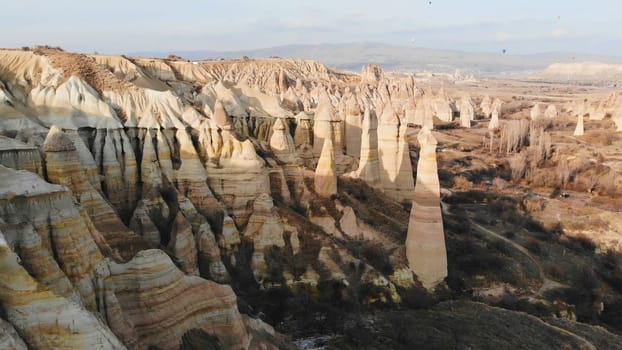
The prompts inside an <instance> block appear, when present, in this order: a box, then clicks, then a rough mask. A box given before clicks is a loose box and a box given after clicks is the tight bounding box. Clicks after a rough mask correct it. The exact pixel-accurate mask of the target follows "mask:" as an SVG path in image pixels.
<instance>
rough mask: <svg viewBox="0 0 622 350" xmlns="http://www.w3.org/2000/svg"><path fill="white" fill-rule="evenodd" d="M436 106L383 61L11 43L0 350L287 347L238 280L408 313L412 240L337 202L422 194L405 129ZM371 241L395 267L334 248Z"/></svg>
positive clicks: (1, 141) (440, 107)
mask: <svg viewBox="0 0 622 350" xmlns="http://www.w3.org/2000/svg"><path fill="white" fill-rule="evenodd" d="M439 96H440V98H437V97H438V96H432V95H430V96H428V97H430V98H429V101H428V102H424V101H425V99H423V98H422V97H423V92H422V91H421V90H420V89H417V88H416V87H415V81H414V78H413V76H411V75H408V76H406V77H401V78H399V79H397V80H394V79H393V78H392V77H391V76H390V75H388V74H387V75H385V73H384V72H382V70H381V69H380V68H379V67H368V68H366V72H365V73H364V74H363V77H361V76H359V75H355V74H350V73H343V72H335V71H332V70H330V69H328V68H326V67H325V66H323V65H321V64H319V63H317V62H312V61H304V60H289V59H270V60H250V59H249V60H237V61H214V62H201V63H196V64H195V63H192V62H187V61H184V60H178V59H174V58H169V59H166V60H160V59H143V58H128V57H123V56H119V57H117V56H103V55H81V54H74V53H66V52H62V51H59V50H50V49H41V50H39V51H37V53H34V52H32V51H10V50H0V178H2V180H3V181H0V204H1V205H0V232H1V236H0V237H2V238H1V239H0V259H4V261H5V262H6V263H5V264H4V263H3V264H0V269H2V268H4V269H5V270H4V271H3V272H2V274H1V275H0V276H2V277H0V282H2V283H0V304H2V311H3V312H2V315H0V330H2V332H3V333H2V336H0V347H3V346H4V347H12V348H24V347H28V348H102V349H123V348H128V349H148V348H149V347H156V346H157V347H158V348H161V349H177V348H179V346H180V344H181V343H182V342H183V340H184V337H185V339H186V340H188V339H189V338H192V337H191V336H190V335H192V334H195V333H196V332H199V334H211V335H214V336H216V337H217V338H218V339H219V342H220V344H221V345H222V346H223V348H236V349H238V348H239V349H248V348H267V349H272V348H276V345H275V344H276V343H274V344H273V343H272V339H273V337H275V336H278V334H277V333H275V332H274V330H273V329H272V328H271V327H269V326H268V325H266V324H265V323H263V322H262V321H260V320H258V319H251V318H249V317H247V316H245V315H241V314H240V312H239V311H238V309H237V300H236V299H237V297H236V295H235V293H234V292H233V290H232V289H231V287H229V286H228V285H227V284H231V285H236V286H237V285H240V284H243V283H249V285H250V284H252V285H253V286H257V287H259V288H260V289H261V290H269V289H271V288H277V287H279V288H280V287H283V288H291V289H292V291H297V292H305V291H310V293H311V294H312V295H313V296H314V297H315V296H317V294H318V293H319V292H320V289H321V288H323V287H322V286H324V285H332V284H335V283H336V284H338V285H340V286H343V288H344V290H343V296H344V298H349V299H352V300H355V299H356V298H358V297H357V294H356V293H355V289H354V287H355V286H357V285H359V284H360V285H367V286H372V288H370V289H369V290H370V291H371V292H372V293H371V295H366V296H365V298H363V299H361V302H365V303H367V302H369V303H375V302H382V303H385V302H386V303H397V302H400V296H399V295H398V294H397V292H396V289H395V288H396V285H398V286H400V287H407V286H412V285H413V278H412V273H410V272H408V267H407V266H406V263H405V262H404V259H403V252H402V251H401V250H400V245H401V243H400V242H398V240H397V239H395V237H392V236H391V235H390V234H387V233H386V232H384V231H383V230H380V229H378V227H376V226H375V225H374V224H373V222H370V221H369V218H368V217H367V215H366V214H365V213H364V212H365V210H366V209H365V208H363V207H362V206H361V205H360V204H353V203H348V204H342V203H340V202H339V201H340V200H344V198H346V199H348V200H352V201H358V199H354V198H353V197H349V196H350V195H349V194H346V191H350V190H352V189H357V187H356V186H364V184H362V183H361V182H360V181H356V180H354V179H361V180H363V181H365V182H366V183H367V184H368V185H371V186H373V187H375V189H374V193H377V195H378V196H379V198H382V199H383V200H386V201H387V203H389V202H390V203H394V201H400V202H401V201H410V200H412V198H414V181H413V177H412V166H411V165H410V158H409V151H408V142H407V139H406V131H407V123H408V120H410V119H416V117H418V116H419V115H418V114H417V111H418V109H420V108H423V109H424V114H425V116H421V118H420V119H421V120H420V122H419V123H420V124H428V123H429V124H431V123H432V118H434V117H438V115H439V114H443V113H444V114H443V115H444V117H445V118H446V117H447V115H446V112H448V109H447V108H449V111H450V103H449V99H448V97H447V96H446V95H445V94H440V95H439ZM420 98H421V100H420ZM439 101H440V102H439ZM437 102H438V103H437ZM426 106H427V107H426ZM378 119H380V122H379V120H378ZM379 124H380V125H379ZM430 126H431V125H430ZM353 178H354V179H353ZM340 181H346V182H345V184H346V187H344V188H338V183H339V182H340ZM353 186H354V187H353ZM382 192H384V194H383V193H382ZM385 195H386V196H388V197H390V199H389V198H387V197H386V196H385ZM357 203H358V202H357ZM395 205H397V204H395ZM319 207H322V208H323V209H321V210H320V211H321V212H314V210H316V209H318V208H319ZM378 215H380V214H378ZM383 215H384V214H383ZM314 224H315V225H314ZM398 226H399V225H398ZM360 235H362V236H363V237H365V239H368V240H370V241H376V240H377V241H379V242H382V244H383V245H384V246H386V247H387V248H388V249H390V250H391V251H398V250H400V251H399V253H395V255H396V256H395V257H391V259H392V260H391V263H392V264H393V263H394V261H395V264H396V270H395V272H394V273H393V275H390V276H389V274H390V273H391V272H390V271H388V270H387V271H380V270H381V269H377V268H375V267H372V266H371V265H370V264H369V263H368V262H366V261H365V259H363V258H362V257H359V256H358V255H357V254H355V253H353V252H352V251H351V247H348V246H347V245H346V244H344V243H343V242H340V241H331V240H332V239H333V238H335V237H339V239H345V238H347V239H358V238H359V236H360ZM316 248H317V249H316ZM401 249H403V248H401ZM355 256H357V257H356V258H355ZM284 259H290V260H296V261H294V263H293V264H289V263H290V262H291V261H289V260H287V263H285V262H284V261H286V260H284ZM18 261H19V262H18ZM290 265H291V266H290ZM351 266H354V267H355V271H354V270H352V268H351ZM408 274H410V275H408ZM241 276H242V277H241ZM246 276H248V277H246ZM243 277H244V278H249V279H248V280H244V281H242V280H241V279H242V278H243ZM395 281H397V282H395ZM350 283H351V285H348V284H350ZM394 283H396V285H394ZM340 288H341V287H340ZM42 305H45V307H43V306H42ZM201 332H204V333H201ZM5 334H6V335H5ZM5 345H6V346H5Z"/></svg>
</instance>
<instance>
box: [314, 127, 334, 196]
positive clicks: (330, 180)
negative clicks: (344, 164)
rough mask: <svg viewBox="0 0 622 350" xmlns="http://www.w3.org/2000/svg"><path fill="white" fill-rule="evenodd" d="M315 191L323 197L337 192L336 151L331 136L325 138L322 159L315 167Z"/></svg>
mask: <svg viewBox="0 0 622 350" xmlns="http://www.w3.org/2000/svg"><path fill="white" fill-rule="evenodd" d="M314 187H315V192H316V193H317V194H318V195H320V196H322V197H330V196H332V195H334V194H336V193H337V173H336V170H335V152H334V150H333V142H332V141H331V139H330V138H326V139H324V147H322V154H321V155H320V160H319V161H318V163H317V167H316V168H315V177H314Z"/></svg>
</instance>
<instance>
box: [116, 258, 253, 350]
mask: <svg viewBox="0 0 622 350" xmlns="http://www.w3.org/2000/svg"><path fill="white" fill-rule="evenodd" d="M110 271H111V278H110V282H112V283H113V284H114V287H113V288H114V292H115V294H116V295H117V299H118V302H119V304H120V305H121V308H122V309H123V310H127V315H128V318H129V321H130V322H131V324H133V325H134V328H135V329H136V333H137V334H138V336H139V338H140V339H141V340H142V341H143V342H144V343H145V344H146V345H147V346H158V347H160V348H162V349H177V348H178V346H179V341H180V339H181V337H182V335H184V334H185V333H186V332H187V331H188V330H190V329H193V328H200V329H203V330H205V331H207V332H208V333H211V334H214V335H216V336H217V337H218V338H219V339H220V341H221V345H223V346H225V347H228V348H244V349H245V348H247V347H248V345H249V342H250V336H249V334H248V331H247V330H246V328H245V326H244V324H243V321H242V318H241V315H240V313H239V312H238V310H237V306H236V296H235V294H234V293H233V290H231V287H229V286H226V285H219V284H217V283H214V282H211V281H207V280H204V279H201V278H199V277H195V276H184V274H183V273H182V272H181V271H180V270H178V269H177V268H176V267H175V265H174V264H173V262H172V261H171V260H170V259H169V257H168V256H167V255H166V254H164V252H162V251H159V250H155V249H153V250H143V251H141V252H139V253H138V254H137V255H136V256H135V257H134V258H133V259H132V260H131V261H129V262H127V263H125V264H115V263H110Z"/></svg>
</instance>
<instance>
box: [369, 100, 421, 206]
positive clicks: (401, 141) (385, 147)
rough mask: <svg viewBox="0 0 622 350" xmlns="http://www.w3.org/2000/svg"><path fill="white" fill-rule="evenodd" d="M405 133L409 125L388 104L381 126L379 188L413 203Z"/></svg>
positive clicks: (400, 199)
mask: <svg viewBox="0 0 622 350" xmlns="http://www.w3.org/2000/svg"><path fill="white" fill-rule="evenodd" d="M405 134H406V126H405V125H403V126H401V125H400V120H399V118H398V117H397V114H396V113H395V110H394V109H393V106H392V105H391V104H390V103H389V104H386V105H385V107H384V108H383V111H382V116H381V118H380V120H379V123H378V158H379V160H380V187H381V188H382V190H383V191H384V192H385V193H386V194H387V196H389V197H390V198H393V199H395V200H397V201H403V200H411V199H412V195H413V193H414V190H415V186H414V182H413V178H412V166H411V164H410V156H409V152H408V143H407V142H406V135H405Z"/></svg>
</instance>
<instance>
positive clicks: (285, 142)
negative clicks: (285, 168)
mask: <svg viewBox="0 0 622 350" xmlns="http://www.w3.org/2000/svg"><path fill="white" fill-rule="evenodd" d="M272 131H273V132H272V136H271V137H270V149H271V150H272V152H273V153H274V155H275V156H276V157H277V158H278V159H279V160H281V161H283V162H286V163H292V162H295V161H296V149H295V147H294V141H293V139H292V136H291V135H290V134H289V133H288V132H287V130H286V128H285V124H284V123H283V120H282V119H281V118H277V119H276V120H275V122H274V125H273V126H272Z"/></svg>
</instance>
